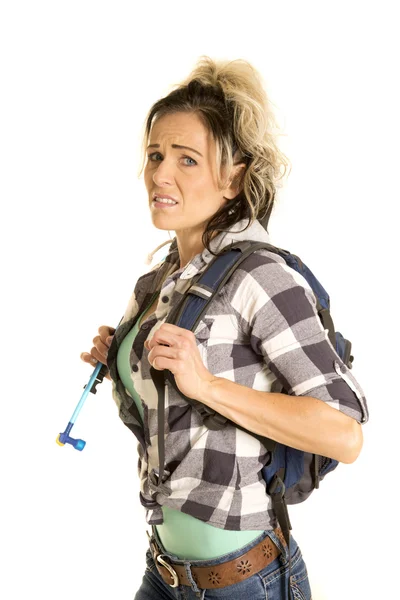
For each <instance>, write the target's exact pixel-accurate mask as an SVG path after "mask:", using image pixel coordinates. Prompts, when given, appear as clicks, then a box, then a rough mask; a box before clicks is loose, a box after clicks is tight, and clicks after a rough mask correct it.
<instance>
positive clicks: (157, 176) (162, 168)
mask: <svg viewBox="0 0 400 600" xmlns="http://www.w3.org/2000/svg"><path fill="white" fill-rule="evenodd" d="M153 181H154V183H155V184H156V185H157V186H162V185H165V184H169V183H173V181H174V164H173V161H172V160H169V161H168V160H166V159H165V158H164V160H162V161H161V162H160V163H159V164H158V166H157V168H156V169H155V171H154V173H153Z"/></svg>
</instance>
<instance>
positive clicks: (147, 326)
mask: <svg viewBox="0 0 400 600" xmlns="http://www.w3.org/2000/svg"><path fill="white" fill-rule="evenodd" d="M148 328H149V324H148V323H145V324H144V325H142V326H141V328H140V329H148Z"/></svg>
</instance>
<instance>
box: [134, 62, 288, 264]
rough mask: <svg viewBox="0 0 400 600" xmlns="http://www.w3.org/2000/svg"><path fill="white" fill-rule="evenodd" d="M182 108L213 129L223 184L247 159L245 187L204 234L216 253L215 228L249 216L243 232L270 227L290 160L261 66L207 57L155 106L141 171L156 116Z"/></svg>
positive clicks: (150, 115) (146, 130) (205, 242)
mask: <svg viewBox="0 0 400 600" xmlns="http://www.w3.org/2000/svg"><path fill="white" fill-rule="evenodd" d="M177 112H187V113H196V114H197V115H198V116H199V117H200V118H201V119H202V122H203V123H204V125H205V127H206V128H207V129H208V130H209V131H210V132H211V134H212V136H213V139H214V140H215V144H216V167H217V168H216V172H217V177H218V185H219V188H220V189H223V187H225V184H226V180H224V178H223V174H227V175H229V173H230V171H231V169H232V166H233V165H234V164H238V163H245V164H246V168H245V170H244V172H243V174H242V176H241V180H240V182H238V183H239V185H240V189H241V191H240V192H239V194H238V195H237V196H236V197H235V198H233V199H231V200H228V201H227V202H226V203H225V204H224V205H223V206H222V207H221V208H220V209H219V210H218V211H217V212H216V213H215V214H214V215H213V216H212V217H211V219H210V220H209V221H208V223H207V226H206V228H205V231H204V233H203V237H202V242H203V245H204V247H205V248H207V250H208V251H209V252H211V250H210V247H209V243H210V241H211V239H212V237H214V235H215V233H217V232H219V231H224V230H229V229H230V227H232V225H234V224H235V223H238V222H239V221H240V220H242V219H245V218H247V219H248V220H249V222H248V224H247V225H246V227H245V228H244V229H243V230H242V231H244V230H245V229H247V227H249V226H250V224H251V223H252V222H253V221H254V220H255V219H258V220H260V221H261V223H262V225H263V226H264V228H265V229H266V230H267V231H268V229H267V225H268V221H269V218H270V215H271V211H272V208H273V206H274V200H275V195H276V190H277V188H278V187H279V185H278V182H279V180H280V179H282V178H283V177H284V175H285V173H286V170H287V168H288V166H289V161H288V159H287V157H286V156H285V155H284V154H283V153H282V152H281V151H280V150H279V148H278V145H277V139H276V138H277V133H276V131H277V125H276V120H275V117H274V114H273V111H272V108H271V105H270V101H269V100H268V98H267V95H266V92H265V90H264V88H263V85H262V81H261V77H260V75H259V73H258V72H257V71H256V69H255V68H254V67H252V66H251V65H250V63H248V62H247V61H245V60H242V59H238V60H233V61H223V60H212V59H211V58H209V57H207V56H203V57H201V58H200V59H199V61H198V62H197V64H196V66H195V68H194V69H193V71H192V72H191V73H190V75H189V76H188V77H187V78H186V79H185V80H183V81H182V82H181V83H180V84H178V85H177V87H176V88H175V89H174V90H173V91H172V92H171V93H170V94H168V95H167V96H166V97H164V98H162V99H161V100H158V101H157V102H156V103H155V104H154V105H153V106H152V107H151V109H150V111H149V113H148V115H147V117H146V121H145V127H144V136H143V147H142V153H143V161H142V166H141V169H140V172H139V176H140V174H141V173H142V171H143V168H144V162H145V158H146V148H147V146H148V143H149V138H150V132H151V128H152V125H153V120H154V121H155V120H158V119H159V118H161V117H162V116H164V115H166V114H173V113H177ZM282 168H283V172H282ZM211 253H212V254H214V253H213V252H211Z"/></svg>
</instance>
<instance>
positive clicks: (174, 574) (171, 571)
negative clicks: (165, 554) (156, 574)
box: [157, 554, 179, 588]
mask: <svg viewBox="0 0 400 600" xmlns="http://www.w3.org/2000/svg"><path fill="white" fill-rule="evenodd" d="M157 562H159V563H160V565H162V566H163V567H164V568H165V569H167V571H168V572H169V574H170V575H171V577H172V579H173V583H168V585H169V586H170V587H173V588H176V587H178V585H179V577H178V573H177V572H176V571H175V570H174V569H173V568H172V566H171V565H169V564H168V563H167V562H166V561H165V560H164V559H163V558H161V554H159V555H158V556H157Z"/></svg>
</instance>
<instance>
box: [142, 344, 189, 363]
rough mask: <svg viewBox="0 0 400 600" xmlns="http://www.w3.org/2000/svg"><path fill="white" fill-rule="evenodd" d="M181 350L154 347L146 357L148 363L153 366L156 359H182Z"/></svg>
mask: <svg viewBox="0 0 400 600" xmlns="http://www.w3.org/2000/svg"><path fill="white" fill-rule="evenodd" d="M180 352H182V351H181V350H179V349H178V348H170V347H169V346H155V347H154V348H153V349H152V350H151V351H150V352H149V355H148V359H149V363H150V364H153V363H154V361H155V360H156V358H172V359H177V358H182V357H181V355H180Z"/></svg>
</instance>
